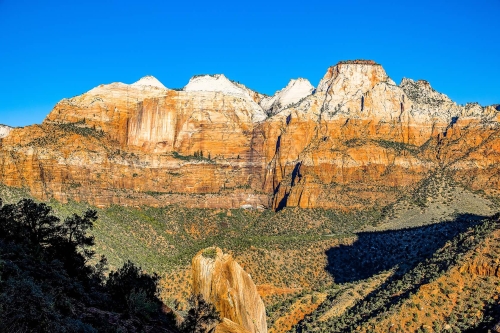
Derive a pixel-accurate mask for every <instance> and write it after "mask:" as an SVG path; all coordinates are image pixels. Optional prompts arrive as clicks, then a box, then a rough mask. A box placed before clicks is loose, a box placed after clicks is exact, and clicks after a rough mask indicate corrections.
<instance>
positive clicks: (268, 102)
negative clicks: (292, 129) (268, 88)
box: [260, 78, 314, 114]
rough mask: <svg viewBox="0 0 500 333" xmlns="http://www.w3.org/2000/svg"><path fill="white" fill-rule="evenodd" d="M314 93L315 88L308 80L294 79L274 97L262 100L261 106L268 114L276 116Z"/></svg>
mask: <svg viewBox="0 0 500 333" xmlns="http://www.w3.org/2000/svg"><path fill="white" fill-rule="evenodd" d="M313 91H314V87H313V85H312V84H311V83H310V82H309V81H308V80H307V79H303V78H298V79H297V80H293V79H292V80H290V82H288V85H287V86H286V87H285V88H283V89H281V90H279V91H277V92H276V93H275V94H274V95H273V96H272V97H266V98H264V99H262V101H261V103H260V105H261V106H262V108H263V109H264V111H266V112H267V113H268V114H276V113H278V112H280V111H281V110H283V109H286V108H287V107H288V106H290V105H293V104H295V103H298V102H299V101H300V100H302V99H304V98H305V97H307V96H309V95H311V94H312V92H313Z"/></svg>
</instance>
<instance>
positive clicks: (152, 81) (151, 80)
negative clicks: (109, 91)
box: [131, 75, 167, 89]
mask: <svg viewBox="0 0 500 333" xmlns="http://www.w3.org/2000/svg"><path fill="white" fill-rule="evenodd" d="M131 85H132V86H136V87H137V86H140V87H156V88H161V89H167V87H165V86H164V85H163V84H162V83H161V82H160V81H158V79H157V78H155V77H154V76H151V75H146V76H144V77H143V78H141V79H140V80H139V81H137V82H134V83H132V84H131Z"/></svg>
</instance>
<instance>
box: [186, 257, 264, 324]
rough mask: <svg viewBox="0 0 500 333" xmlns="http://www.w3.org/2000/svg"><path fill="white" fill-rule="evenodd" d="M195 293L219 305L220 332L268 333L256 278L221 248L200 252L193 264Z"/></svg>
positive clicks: (216, 305)
mask: <svg viewBox="0 0 500 333" xmlns="http://www.w3.org/2000/svg"><path fill="white" fill-rule="evenodd" d="M192 272H193V292H194V293H195V294H201V295H202V296H203V298H204V299H205V300H207V301H208V302H210V303H212V304H214V305H215V307H216V309H217V311H219V313H220V316H221V318H224V320H223V322H222V323H221V324H220V325H219V326H220V327H219V328H218V331H219V332H234V331H241V329H238V330H236V328H238V327H242V328H243V329H245V330H246V331H247V332H251V333H265V332H267V323H266V310H265V307H264V303H263V302H262V300H261V298H260V296H259V293H258V292H257V288H256V286H255V284H254V283H253V281H252V278H251V277H250V275H249V274H248V273H246V272H245V271H244V270H243V268H241V266H240V265H239V264H238V263H237V262H236V261H234V259H233V257H232V256H231V255H229V254H224V253H223V252H222V250H221V249H219V248H208V249H205V250H202V251H200V252H199V253H198V254H197V255H196V256H195V257H194V258H193V262H192Z"/></svg>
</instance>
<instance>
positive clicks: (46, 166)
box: [0, 61, 500, 210]
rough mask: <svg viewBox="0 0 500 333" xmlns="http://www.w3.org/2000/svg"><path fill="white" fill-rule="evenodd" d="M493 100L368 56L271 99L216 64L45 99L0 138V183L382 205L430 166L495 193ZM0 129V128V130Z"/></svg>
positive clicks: (269, 203) (164, 201)
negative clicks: (41, 117)
mask: <svg viewBox="0 0 500 333" xmlns="http://www.w3.org/2000/svg"><path fill="white" fill-rule="evenodd" d="M499 109H500V107H499V106H498V105H496V106H489V107H481V106H480V105H478V104H467V105H465V106H461V105H457V104H456V103H454V102H453V101H451V100H450V99H449V98H448V97H447V96H446V95H443V94H441V93H438V92H436V91H435V90H434V89H433V88H432V87H431V86H430V84H429V83H428V82H426V81H423V80H419V81H413V80H411V79H403V80H402V82H401V83H400V84H399V85H397V84H396V83H395V82H394V81H393V80H391V79H390V78H389V76H388V75H387V74H386V72H385V71H384V69H383V68H382V66H380V65H378V64H376V63H374V62H372V61H346V62H340V63H338V64H337V65H335V66H332V67H330V68H329V69H328V70H327V72H326V74H325V76H324V77H323V79H322V80H321V81H320V83H319V85H318V87H317V88H316V89H314V87H312V86H311V85H310V83H309V82H308V81H307V80H304V79H298V80H292V81H291V82H290V83H289V84H288V85H287V87H285V88H284V89H283V90H281V91H278V92H277V93H276V94H275V95H274V96H272V97H270V96H265V95H263V94H260V93H257V92H255V91H252V90H251V89H249V88H247V87H245V86H244V85H242V84H240V83H236V82H234V81H231V80H229V79H227V78H226V77H225V76H223V75H203V76H197V77H194V78H192V79H191V80H190V81H189V83H188V84H187V85H186V87H184V89H182V90H171V89H168V88H166V87H165V86H164V85H163V84H162V83H160V82H159V81H158V80H157V79H155V78H154V77H151V76H148V77H145V78H142V79H141V80H139V81H138V82H136V83H134V84H130V85H128V84H123V83H112V84H108V85H101V86H99V87H96V88H94V89H92V90H90V91H89V92H87V93H85V94H83V95H80V96H77V97H73V98H70V99H64V100H62V101H61V102H59V103H58V104H57V105H56V106H55V107H54V109H53V110H52V112H50V114H49V115H48V116H47V118H46V119H45V121H44V122H43V123H42V124H41V125H33V126H28V127H24V128H15V129H10V128H9V129H8V130H5V131H3V132H2V133H4V132H5V133H7V134H5V135H4V137H3V138H1V139H0V145H1V149H0V162H1V164H0V165H1V169H0V181H1V182H2V183H3V184H6V185H9V186H16V187H25V188H27V189H29V190H30V191H31V193H32V194H33V195H35V196H36V197H39V198H42V199H48V198H56V199H58V200H62V201H66V200H69V199H74V200H82V201H88V202H90V203H92V204H96V205H102V206H105V205H110V204H122V205H143V204H146V205H154V206H162V205H168V204H182V205H185V206H188V207H211V208H238V207H253V208H259V207H270V208H274V209H280V208H283V207H289V206H298V207H302V208H318V207H319V208H335V209H344V210H350V209H361V208H367V207H376V206H384V205H386V204H388V203H391V202H393V201H394V200H396V199H397V198H398V196H400V195H401V194H402V193H405V192H408V191H410V190H411V189H413V188H415V187H416V186H417V185H418V184H419V182H420V181H422V180H423V179H425V178H426V177H427V176H428V175H430V174H432V173H433V172H436V171H439V172H442V171H445V172H448V173H450V174H451V175H452V176H456V177H455V178H456V179H457V180H459V181H461V182H462V183H463V184H464V185H466V186H467V187H468V188H472V189H474V190H478V189H482V190H484V191H485V192H486V193H487V194H489V195H494V196H498V195H499V193H500V192H499V190H500V176H499V175H500V173H499V172H498V165H499V162H500V139H499V131H498V128H499V120H500V112H499ZM2 135H3V134H2Z"/></svg>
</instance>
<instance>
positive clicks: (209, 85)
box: [183, 74, 267, 122]
mask: <svg viewBox="0 0 500 333" xmlns="http://www.w3.org/2000/svg"><path fill="white" fill-rule="evenodd" d="M183 90H184V91H185V92H209V93H210V92H211V93H214V92H215V93H222V94H223V95H229V96H234V97H238V98H241V99H243V100H245V101H247V102H248V103H250V104H251V109H252V121H254V122H260V121H264V120H265V119H266V118H267V115H266V114H265V113H264V111H263V110H262V108H261V106H260V105H259V104H258V102H260V100H261V99H262V97H263V95H261V94H259V93H257V92H255V91H253V90H251V89H248V88H247V87H245V86H244V85H242V84H240V83H236V82H233V81H231V80H229V79H228V78H227V77H225V76H224V75H223V74H214V75H197V76H194V77H192V78H191V80H189V82H188V84H187V85H186V86H185V87H184V89H183Z"/></svg>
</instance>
